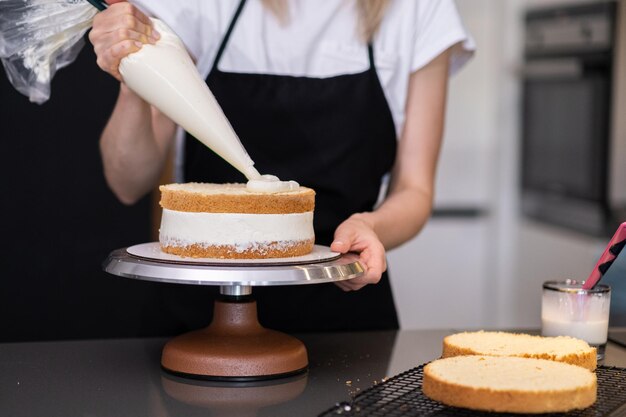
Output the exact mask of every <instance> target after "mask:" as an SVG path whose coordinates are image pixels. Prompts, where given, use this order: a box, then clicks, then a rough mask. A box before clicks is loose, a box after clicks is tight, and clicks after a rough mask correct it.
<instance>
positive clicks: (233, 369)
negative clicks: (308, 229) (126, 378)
mask: <svg viewBox="0 0 626 417" xmlns="http://www.w3.org/2000/svg"><path fill="white" fill-rule="evenodd" d="M103 269H104V270H105V271H106V272H109V273H111V274H113V275H117V276H121V277H126V278H132V279H139V280H147V281H157V282H168V283H175V284H188V285H217V286H219V287H220V298H219V299H218V300H216V301H215V303H214V313H213V321H212V322H211V324H210V325H209V326H208V327H206V328H204V329H201V330H196V331H192V332H189V333H185V334H182V335H180V336H177V337H175V338H173V339H172V340H170V341H168V342H167V343H166V345H165V347H164V348H163V353H162V356H161V366H162V367H163V369H164V370H166V371H167V372H170V373H172V374H174V375H178V376H183V377H190V378H200V379H210V380H225V381H242V382H243V381H255V380H264V379H273V378H281V377H286V376H290V375H295V374H298V373H302V372H304V371H306V369H307V367H308V358H307V352H306V348H305V346H304V344H303V343H302V342H301V341H300V340H298V339H296V338H295V337H293V336H290V335H288V334H285V333H281V332H278V331H275V330H271V329H266V328H264V327H262V326H261V325H260V324H259V321H258V318H257V307H256V302H255V301H254V299H253V298H252V287H255V286H273V285H311V284H321V283H326V282H336V281H342V280H348V279H352V278H356V277H358V276H361V275H362V274H363V267H362V265H361V264H360V263H359V262H358V255H355V254H345V255H341V254H338V253H335V252H331V251H330V248H328V247H325V246H320V245H315V247H314V248H313V251H312V252H311V253H310V254H308V255H304V256H299V257H293V258H273V259H250V260H242V259H212V258H183V257H179V256H175V255H170V254H166V253H164V252H162V251H161V249H160V246H159V243H158V242H151V243H144V244H140V245H135V246H131V247H128V248H122V249H118V250H115V251H113V252H112V253H111V254H110V255H109V257H108V258H107V259H106V261H105V262H104V264H103Z"/></svg>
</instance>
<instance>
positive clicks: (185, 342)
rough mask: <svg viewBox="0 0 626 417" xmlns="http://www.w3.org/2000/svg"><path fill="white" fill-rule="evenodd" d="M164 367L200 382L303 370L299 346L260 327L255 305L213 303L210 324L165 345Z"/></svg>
mask: <svg viewBox="0 0 626 417" xmlns="http://www.w3.org/2000/svg"><path fill="white" fill-rule="evenodd" d="M161 365H162V366H163V368H164V369H165V370H166V371H168V372H171V373H173V374H176V375H181V376H187V377H191V378H200V379H216V380H231V381H252V380H261V379H272V378H280V377H284V376H289V375H294V374H296V373H300V372H304V371H305V370H306V368H307V366H308V359H307V352H306V348H305V347H304V344H303V343H302V342H301V341H299V340H298V339H296V338H295V337H292V336H289V335H287V334H285V333H281V332H277V331H274V330H269V329H266V328H264V327H262V326H261V325H260V324H259V321H258V318H257V309H256V301H253V300H249V301H225V300H220V301H216V302H215V307H214V313H213V321H212V322H211V324H210V325H209V326H208V327H207V328H205V329H202V330H197V331H193V332H190V333H185V334H183V335H180V336H177V337H175V338H174V339H172V340H170V341H169V342H167V343H166V345H165V347H164V348H163V355H162V357H161Z"/></svg>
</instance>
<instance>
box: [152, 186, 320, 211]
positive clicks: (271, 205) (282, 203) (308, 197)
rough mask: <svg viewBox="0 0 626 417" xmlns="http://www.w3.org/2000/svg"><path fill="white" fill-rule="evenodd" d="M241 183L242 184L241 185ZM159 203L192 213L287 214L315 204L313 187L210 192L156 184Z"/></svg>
mask: <svg viewBox="0 0 626 417" xmlns="http://www.w3.org/2000/svg"><path fill="white" fill-rule="evenodd" d="M244 187H245V186H244ZM159 190H160V191H161V201H160V204H161V207H163V208H164V209H168V210H175V211H186V212H194V213H243V214H289V213H305V212H308V211H313V210H314V208H315V191H313V190H312V189H310V188H307V187H300V188H299V190H298V192H293V191H292V192H285V193H276V194H259V193H237V194H229V193H212V194H203V193H197V192H190V191H186V190H179V189H172V188H168V186H167V185H162V186H160V187H159Z"/></svg>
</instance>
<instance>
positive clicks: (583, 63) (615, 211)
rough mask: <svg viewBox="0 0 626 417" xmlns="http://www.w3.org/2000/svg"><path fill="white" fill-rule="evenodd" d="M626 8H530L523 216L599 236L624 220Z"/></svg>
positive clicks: (614, 5) (607, 4)
mask: <svg viewBox="0 0 626 417" xmlns="http://www.w3.org/2000/svg"><path fill="white" fill-rule="evenodd" d="M623 6H624V2H622V4H621V5H618V3H616V2H597V3H592V4H589V5H582V6H580V5H579V6H573V7H559V8H553V9H540V10H532V11H529V12H528V13H527V14H526V21H525V23H526V25H525V27H526V32H525V65H524V71H523V105H522V112H523V115H522V122H523V124H522V149H521V151H522V152H521V154H522V163H521V182H522V211H523V213H524V214H525V215H526V216H528V217H531V218H534V219H537V220H540V221H544V222H549V223H551V224H556V225H560V226H564V227H568V228H571V229H574V230H578V231H581V232H584V233H586V234H590V235H597V236H604V235H606V234H610V233H612V231H613V230H614V227H616V225H617V223H618V222H619V221H623V220H624V218H625V217H624V208H625V207H626V196H625V195H624V194H625V193H626V175H624V172H623V171H624V169H622V168H621V167H620V164H621V165H626V129H623V128H618V127H619V126H618V125H620V123H622V122H621V120H619V119H620V117H621V118H624V117H626V113H624V110H626V107H623V108H622V110H620V111H621V115H620V114H619V112H618V111H617V110H618V108H619V106H623V103H621V101H623V98H622V97H620V96H618V94H621V93H620V92H619V89H620V88H621V89H622V90H623V85H621V84H623V80H621V78H623V74H622V73H624V72H625V71H626V66H624V67H621V68H620V67H619V66H618V64H620V60H621V59H623V57H621V56H620V55H619V53H621V49H623V47H624V45H623V43H624V41H625V39H623V36H624V35H625V34H622V33H620V28H619V27H618V21H619V18H618V17H619V14H620V13H619V11H620V10H619V9H620V8H621V9H623V8H624V7H623Z"/></svg>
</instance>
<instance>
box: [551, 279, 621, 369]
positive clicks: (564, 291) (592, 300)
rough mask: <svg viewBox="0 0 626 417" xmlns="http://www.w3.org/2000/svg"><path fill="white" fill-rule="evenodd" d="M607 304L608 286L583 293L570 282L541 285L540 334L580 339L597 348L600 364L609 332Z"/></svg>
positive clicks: (609, 292)
mask: <svg viewBox="0 0 626 417" xmlns="http://www.w3.org/2000/svg"><path fill="white" fill-rule="evenodd" d="M610 304H611V288H610V287H609V286H608V285H596V286H595V287H594V288H593V289H590V290H584V289H582V282H578V281H574V280H566V281H547V282H544V284H543V296H542V300H541V334H542V335H543V336H572V337H576V338H578V339H582V340H584V341H586V342H587V343H589V344H590V345H591V346H594V347H595V348H596V349H597V351H598V352H597V353H598V361H599V362H601V361H603V360H604V350H605V348H606V340H607V335H608V330H609V307H610Z"/></svg>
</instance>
